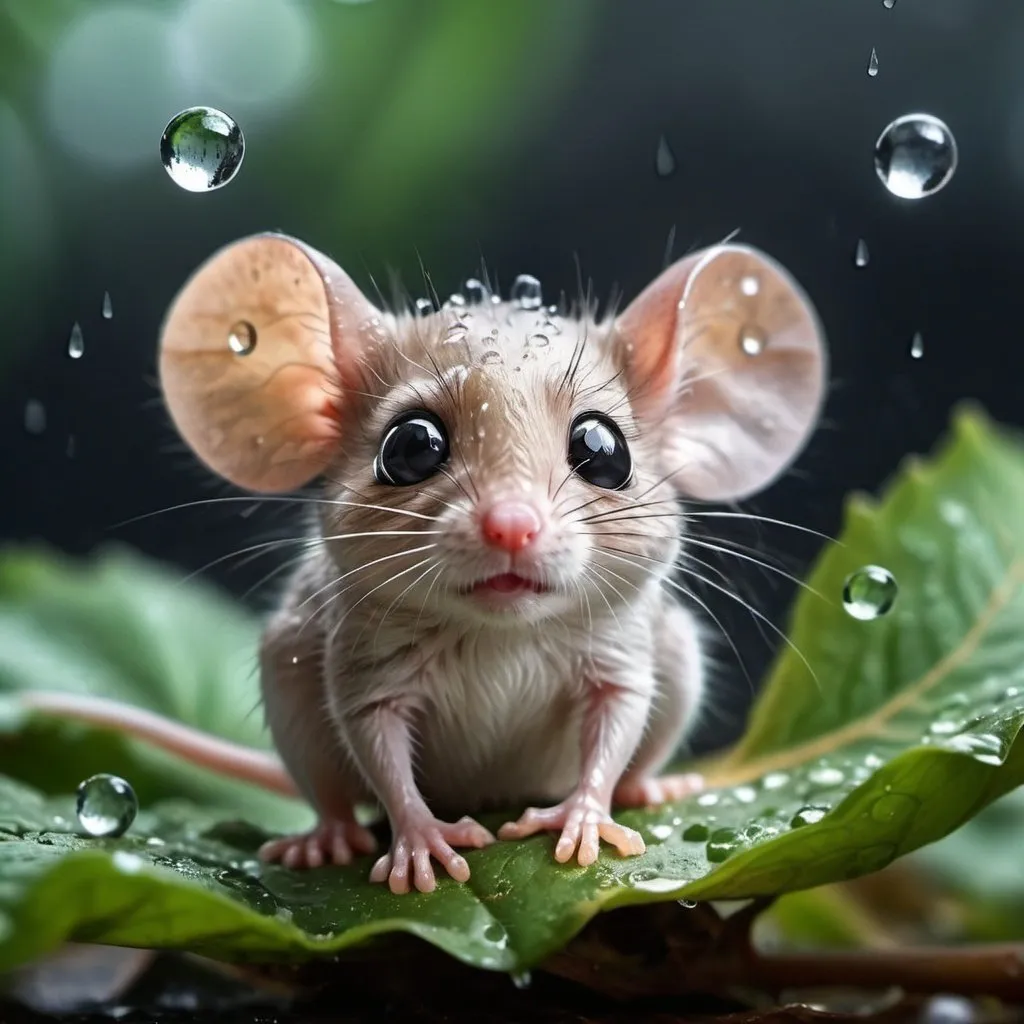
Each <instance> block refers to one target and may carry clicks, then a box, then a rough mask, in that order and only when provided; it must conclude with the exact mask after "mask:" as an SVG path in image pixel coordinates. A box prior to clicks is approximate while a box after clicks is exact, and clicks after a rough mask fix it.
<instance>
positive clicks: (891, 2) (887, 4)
mask: <svg viewBox="0 0 1024 1024" xmlns="http://www.w3.org/2000/svg"><path fill="white" fill-rule="evenodd" d="M882 6H883V7H884V8H885V9H886V10H887V11H891V10H892V9H893V8H894V7H895V6H896V0H882Z"/></svg>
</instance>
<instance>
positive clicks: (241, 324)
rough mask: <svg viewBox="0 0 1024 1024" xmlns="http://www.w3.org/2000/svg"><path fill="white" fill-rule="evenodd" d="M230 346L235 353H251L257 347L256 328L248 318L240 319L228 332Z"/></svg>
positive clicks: (242, 354)
mask: <svg viewBox="0 0 1024 1024" xmlns="http://www.w3.org/2000/svg"><path fill="white" fill-rule="evenodd" d="M228 348H230V349H231V351H232V352H234V353H235V355H238V356H247V355H249V353H250V352H252V350H253V349H254V348H256V328H255V327H253V325H252V324H251V323H249V321H248V320H239V321H238V323H236V324H234V325H233V326H232V328H231V332H230V333H229V334H228Z"/></svg>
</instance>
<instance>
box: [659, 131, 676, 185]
mask: <svg viewBox="0 0 1024 1024" xmlns="http://www.w3.org/2000/svg"><path fill="white" fill-rule="evenodd" d="M654 169H655V171H657V172H658V177H659V178H667V177H668V176H669V175H670V174H674V173H675V169H676V156H675V153H673V152H672V149H671V147H670V146H669V144H668V139H666V138H665V136H664V135H662V136H661V138H660V139H658V152H657V153H656V154H655V157H654Z"/></svg>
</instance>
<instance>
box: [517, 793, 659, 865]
mask: <svg viewBox="0 0 1024 1024" xmlns="http://www.w3.org/2000/svg"><path fill="white" fill-rule="evenodd" d="M548 829H561V831H562V834H561V836H559V838H558V843H557V844H556V845H555V860H557V861H559V862H560V863H562V864H564V863H565V862H566V861H569V860H572V857H573V854H576V860H577V862H578V863H579V864H581V865H583V866H584V867H585V866H586V865H588V864H593V863H594V861H596V860H597V855H598V853H599V852H600V846H601V840H602V839H603V840H604V841H605V842H606V843H609V844H610V845H611V846H614V847H615V849H616V850H618V851H619V853H620V854H622V856H623V857H633V856H636V855H637V854H639V853H643V852H644V850H645V849H646V846H645V845H644V841H643V837H642V836H641V835H640V833H639V832H636V831H634V830H633V829H631V828H627V827H626V826H625V825H620V824H619V823H618V822H617V821H615V820H614V819H613V818H612V816H611V814H610V813H609V809H608V807H606V806H605V805H604V804H603V803H602V802H601V801H600V800H598V799H597V798H595V797H593V796H591V795H590V794H588V793H575V794H573V795H572V796H571V797H569V798H568V799H567V800H563V801H562V802H561V803H560V804H556V805H555V806H554V807H546V808H544V809H539V808H537V807H529V808H527V809H526V810H525V811H524V812H523V815H522V817H521V818H520V819H519V820H518V821H510V822H508V824H506V825H502V826H501V828H500V829H499V830H498V837H499V838H500V839H525V838H526V836H532V835H534V834H535V833H537V832H543V831H546V830H548Z"/></svg>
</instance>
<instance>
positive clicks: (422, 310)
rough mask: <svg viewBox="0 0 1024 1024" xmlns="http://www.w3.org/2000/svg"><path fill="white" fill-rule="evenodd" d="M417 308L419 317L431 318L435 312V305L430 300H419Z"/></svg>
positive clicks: (416, 304)
mask: <svg viewBox="0 0 1024 1024" xmlns="http://www.w3.org/2000/svg"><path fill="white" fill-rule="evenodd" d="M415 306H416V315H417V316H429V315H430V314H431V313H433V312H434V304H433V302H431V301H430V299H417V300H416V303H415Z"/></svg>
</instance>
